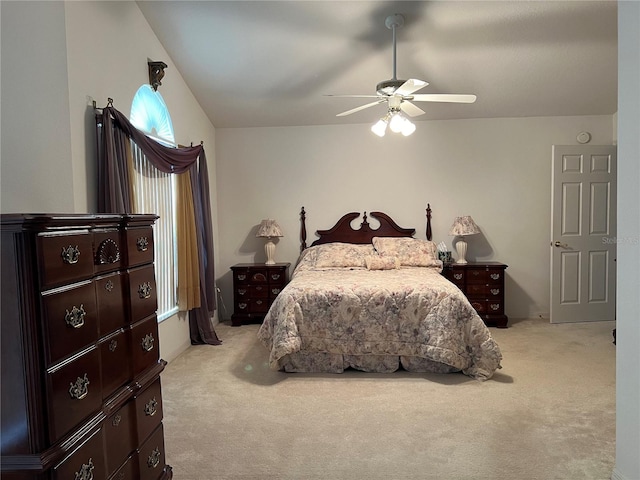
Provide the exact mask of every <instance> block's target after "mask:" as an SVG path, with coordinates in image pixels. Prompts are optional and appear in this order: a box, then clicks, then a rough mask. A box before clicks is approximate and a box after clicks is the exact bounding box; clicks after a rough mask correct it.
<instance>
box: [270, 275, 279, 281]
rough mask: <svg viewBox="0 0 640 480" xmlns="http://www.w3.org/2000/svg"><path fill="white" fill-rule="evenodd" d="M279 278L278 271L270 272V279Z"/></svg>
mask: <svg viewBox="0 0 640 480" xmlns="http://www.w3.org/2000/svg"><path fill="white" fill-rule="evenodd" d="M279 278H280V274H279V273H272V274H271V279H272V280H278V279H279Z"/></svg>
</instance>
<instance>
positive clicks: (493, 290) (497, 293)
mask: <svg viewBox="0 0 640 480" xmlns="http://www.w3.org/2000/svg"><path fill="white" fill-rule="evenodd" d="M491 294H492V295H500V289H499V288H492V289H491Z"/></svg>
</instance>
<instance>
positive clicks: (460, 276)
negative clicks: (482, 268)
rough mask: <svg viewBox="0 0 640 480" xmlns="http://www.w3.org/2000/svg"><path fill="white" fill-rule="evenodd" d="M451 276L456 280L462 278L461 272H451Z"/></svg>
mask: <svg viewBox="0 0 640 480" xmlns="http://www.w3.org/2000/svg"><path fill="white" fill-rule="evenodd" d="M453 278H455V279H456V280H462V274H461V273H454V274H453Z"/></svg>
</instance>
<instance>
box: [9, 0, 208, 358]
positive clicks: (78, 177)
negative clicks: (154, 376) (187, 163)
mask: <svg viewBox="0 0 640 480" xmlns="http://www.w3.org/2000/svg"><path fill="white" fill-rule="evenodd" d="M1 8H2V104H3V105H2V106H3V107H4V108H3V109H2V127H3V128H2V192H1V195H2V197H1V198H2V205H1V208H2V211H3V212H10V211H15V212H27V211H32V212H33V211H35V212H43V211H44V212H78V213H80V212H94V211H95V210H96V206H97V200H96V147H95V145H96V141H95V120H94V110H93V106H92V101H93V100H95V101H96V103H97V105H98V107H103V106H105V105H106V103H107V98H108V97H111V98H113V99H114V106H115V107H116V108H117V109H118V110H120V111H121V112H122V113H124V114H125V115H129V112H130V107H131V101H132V100H133V96H134V94H135V92H136V91H137V89H138V88H139V87H140V85H142V84H144V83H148V81H149V75H148V67H147V60H148V59H151V60H160V61H164V62H165V63H166V64H167V65H168V68H167V69H166V70H165V77H164V79H163V82H162V83H163V84H162V86H161V87H160V92H161V93H162V96H163V98H164V99H165V102H166V104H167V107H168V108H169V111H170V113H171V117H172V120H173V126H174V130H175V135H176V140H177V141H178V142H179V143H181V144H184V145H188V144H190V143H191V142H193V143H194V144H196V143H199V142H200V141H203V142H204V146H205V150H206V152H207V161H208V166H209V173H210V179H209V181H210V184H211V186H212V193H213V194H214V195H215V184H216V176H215V172H216V169H215V129H214V128H213V125H211V122H210V121H209V120H208V119H207V117H206V116H205V114H204V112H203V111H202V109H201V108H200V106H199V105H198V103H197V102H196V100H195V98H194V97H193V95H192V94H191V91H190V90H189V88H188V87H187V86H186V84H185V82H184V80H183V79H182V77H181V75H180V73H179V72H178V70H177V68H176V67H175V65H174V64H173V62H172V59H171V58H169V56H168V54H167V53H166V52H165V50H164V48H163V47H162V45H161V44H160V42H159V41H158V39H157V38H156V36H155V34H154V33H153V31H152V30H151V28H150V27H149V25H148V24H147V22H146V20H145V19H144V17H143V15H142V13H141V12H140V10H139V9H138V7H137V5H136V4H135V2H98V1H96V2H76V1H71V2H58V1H47V2H1ZM213 203H214V205H215V199H214V200H213ZM214 217H215V209H214ZM216 221H217V219H216V218H214V219H213V223H214V225H215V227H214V242H215V243H217V231H218V230H217V225H216ZM159 328H160V354H161V356H162V357H163V358H165V359H166V360H171V359H173V358H174V357H175V356H176V355H178V354H179V353H180V352H182V351H183V350H184V349H186V348H188V346H189V345H190V340H189V326H188V322H186V321H185V320H184V319H183V318H180V317H179V316H177V315H176V316H174V317H172V318H169V319H167V320H165V321H164V322H162V323H161V324H160V327H159Z"/></svg>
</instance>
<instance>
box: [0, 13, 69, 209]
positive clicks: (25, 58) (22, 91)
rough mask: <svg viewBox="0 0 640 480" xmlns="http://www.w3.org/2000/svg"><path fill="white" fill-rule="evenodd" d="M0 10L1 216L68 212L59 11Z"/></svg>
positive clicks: (64, 75) (64, 84) (64, 65)
mask: <svg viewBox="0 0 640 480" xmlns="http://www.w3.org/2000/svg"><path fill="white" fill-rule="evenodd" d="M0 8H1V10H2V14H1V17H2V29H1V35H2V38H1V42H0V43H1V44H2V54H1V58H2V100H1V104H2V119H1V123H2V138H1V140H0V144H1V158H2V167H1V169H2V170H1V172H0V173H1V174H0V178H1V179H0V182H1V183H0V202H1V205H0V206H1V208H2V212H25V211H30V212H42V211H58V212H62V211H67V212H69V211H73V210H74V191H75V188H76V187H77V185H74V172H73V165H72V161H71V144H70V139H71V130H70V128H71V127H70V122H69V91H68V89H67V80H68V77H67V54H66V46H65V18H64V5H63V4H62V3H61V2H0ZM81 188H82V186H81Z"/></svg>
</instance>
